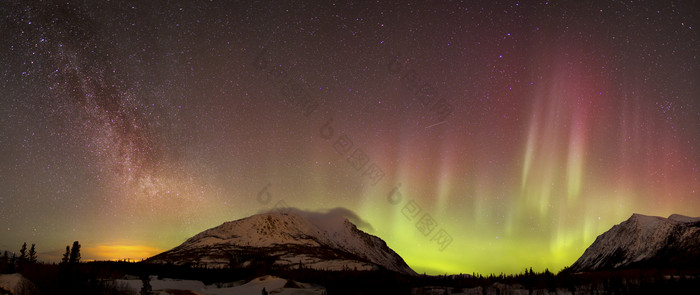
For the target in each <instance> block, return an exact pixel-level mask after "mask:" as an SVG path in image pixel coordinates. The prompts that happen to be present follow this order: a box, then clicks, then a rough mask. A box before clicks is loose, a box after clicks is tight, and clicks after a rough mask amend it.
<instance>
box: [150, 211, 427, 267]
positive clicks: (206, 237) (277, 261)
mask: <svg viewBox="0 0 700 295" xmlns="http://www.w3.org/2000/svg"><path fill="white" fill-rule="evenodd" d="M146 261H147V262H151V263H174V264H197V265H206V266H213V267H226V266H239V267H249V266H253V265H259V264H267V265H273V266H278V267H292V268H294V267H299V268H301V267H308V268H313V269H327V270H342V269H358V270H378V269H382V268H383V269H388V270H391V271H395V272H398V273H403V274H409V275H415V274H416V273H415V272H414V271H413V270H412V269H411V268H410V267H409V266H408V265H407V264H406V263H405V261H404V260H403V258H401V257H400V256H399V255H398V254H396V252H394V251H393V250H392V249H391V248H389V246H388V245H387V244H386V242H384V241H383V240H382V239H380V238H379V237H376V236H373V235H370V234H367V233H365V232H363V231H361V230H359V229H358V228H357V226H355V224H353V223H352V222H350V221H349V220H348V219H347V218H343V219H342V220H341V219H338V218H336V219H334V220H324V223H318V222H317V223H314V222H312V221H310V220H309V219H307V218H304V217H302V216H301V215H298V214H295V213H282V212H269V213H262V214H256V215H252V216H249V217H246V218H242V219H238V220H235V221H227V222H224V223H223V224H221V225H219V226H216V227H213V228H210V229H207V230H205V231H203V232H200V233H199V234H196V235H194V236H192V237H191V238H189V239H187V240H186V241H185V242H184V243H182V244H180V245H178V246H176V247H175V248H173V249H171V250H168V251H165V252H163V253H160V254H158V255H156V256H153V257H151V258H149V259H147V260H146Z"/></svg>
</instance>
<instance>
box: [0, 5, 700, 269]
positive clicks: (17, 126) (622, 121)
mask: <svg viewBox="0 0 700 295" xmlns="http://www.w3.org/2000/svg"><path fill="white" fill-rule="evenodd" d="M317 2H323V3H317ZM397 2H398V1H397ZM0 12H1V14H2V15H3V18H2V19H1V20H0V28H1V29H0V64H2V65H3V67H2V68H1V69H0V78H1V79H0V249H8V250H14V251H17V250H18V249H19V247H20V246H21V244H22V242H28V243H36V244H37V249H38V252H39V254H40V256H39V258H40V260H41V259H43V260H45V261H55V260H57V259H59V258H60V255H61V253H62V251H63V249H65V246H66V245H69V244H71V243H72V242H73V241H75V240H79V241H80V242H81V244H82V245H83V248H82V252H83V253H82V256H83V259H87V260H89V259H100V260H104V259H121V258H131V259H140V258H144V257H148V256H150V255H154V254H156V253H158V252H159V251H163V250H167V249H170V248H172V247H174V246H177V245H179V244H180V243H182V242H183V241H184V240H185V239H186V238H188V237H190V236H192V235H194V234H196V233H198V232H200V231H203V230H205V229H207V228H210V227H213V226H217V225H219V224H221V223H223V222H225V221H230V220H235V219H239V218H243V217H247V216H250V215H253V214H256V213H259V212H263V211H267V210H281V209H285V208H287V207H295V208H299V209H302V210H308V211H314V212H319V213H323V212H327V213H328V212H349V214H350V213H352V214H357V216H359V218H361V220H362V222H360V228H362V229H364V230H366V231H367V232H369V233H371V234H373V235H377V236H379V237H381V238H382V239H384V240H385V241H386V242H387V243H388V245H389V246H390V247H391V248H393V249H394V250H395V251H396V252H398V253H399V254H400V255H401V256H402V257H403V258H404V259H405V260H406V262H407V263H408V264H409V265H410V266H411V267H412V268H413V269H415V270H416V271H417V272H419V273H424V272H425V273H428V274H443V273H460V272H461V273H472V272H479V273H491V272H494V273H500V272H504V273H516V272H521V271H522V270H523V269H525V268H526V267H533V269H535V270H538V271H541V270H544V269H545V268H549V269H550V270H552V271H558V270H560V269H562V268H563V267H565V266H567V265H570V264H571V263H573V262H574V261H575V260H576V259H577V258H578V257H579V256H580V255H581V254H582V253H583V251H584V250H585V248H586V247H587V246H589V245H590V244H591V243H592V242H593V241H594V240H595V238H596V236H597V235H599V234H601V233H603V232H604V231H606V230H607V229H609V228H610V227H611V226H612V225H614V224H617V223H620V222H622V221H624V220H625V219H627V218H628V217H630V216H631V215H632V213H635V212H636V213H641V214H647V215H657V216H668V215H670V214H672V213H678V214H684V215H689V216H700V85H699V82H700V69H699V65H700V61H699V60H698V55H699V54H700V50H699V48H700V46H699V45H700V38H699V34H698V30H699V29H700V28H699V27H700V7H698V3H697V2H696V1H595V2H593V3H583V2H582V1H527V2H526V1H523V2H516V1H464V2H459V1H448V2H438V1H435V2H434V3H433V2H431V3H429V4H427V3H424V2H415V1H401V2H400V3H389V2H380V1H378V2H374V3H371V2H370V1H358V2H354V3H335V2H331V1H269V3H266V2H258V1H238V2H235V1H231V2H229V1H196V2H195V1H167V2H165V1H163V2H158V1H148V2H144V1H85V2H72V3H69V4H67V3H65V2H60V1H44V2H42V3H38V2H36V1H4V2H3V4H2V5H0ZM334 208H335V209H334ZM329 210H330V211H329ZM352 214H351V215H352Z"/></svg>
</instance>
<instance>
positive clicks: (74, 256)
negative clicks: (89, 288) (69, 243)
mask: <svg viewBox="0 0 700 295" xmlns="http://www.w3.org/2000/svg"><path fill="white" fill-rule="evenodd" d="M79 262H80V243H78V241H75V242H73V247H72V248H71V249H70V257H69V258H68V263H70V264H73V263H79Z"/></svg>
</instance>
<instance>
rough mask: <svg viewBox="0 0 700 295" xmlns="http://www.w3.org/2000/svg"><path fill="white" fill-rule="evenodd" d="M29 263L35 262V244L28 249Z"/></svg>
mask: <svg viewBox="0 0 700 295" xmlns="http://www.w3.org/2000/svg"><path fill="white" fill-rule="evenodd" d="M29 263H36V244H32V247H31V248H30V249H29Z"/></svg>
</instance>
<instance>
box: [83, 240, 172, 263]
mask: <svg viewBox="0 0 700 295" xmlns="http://www.w3.org/2000/svg"><path fill="white" fill-rule="evenodd" d="M163 251H165V250H163V249H159V248H154V247H149V246H144V245H119V244H118V245H97V246H94V247H86V248H85V250H84V253H85V254H84V255H83V257H85V260H131V261H134V260H141V259H146V258H149V257H151V256H154V255H156V254H158V253H161V252H163Z"/></svg>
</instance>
